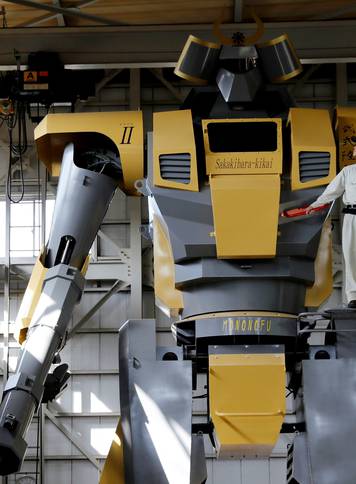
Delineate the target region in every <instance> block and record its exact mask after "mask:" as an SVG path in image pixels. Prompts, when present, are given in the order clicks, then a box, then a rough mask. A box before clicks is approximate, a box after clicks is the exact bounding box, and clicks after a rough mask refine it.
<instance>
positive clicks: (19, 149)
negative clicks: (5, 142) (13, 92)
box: [6, 101, 28, 203]
mask: <svg viewBox="0 0 356 484" xmlns="http://www.w3.org/2000/svg"><path fill="white" fill-rule="evenodd" d="M6 123H7V128H8V132H9V148H10V149H9V171H8V176H7V183H6V192H7V196H8V198H9V199H10V201H11V202H12V203H19V202H21V201H22V200H23V198H24V195H25V182H24V174H23V155H24V154H25V152H26V151H27V148H28V140H27V130H26V105H25V103H23V102H20V101H17V103H16V105H15V111H14V114H13V115H10V116H7V118H6ZM16 126H17V137H18V141H17V144H15V143H14V142H13V131H14V129H15V127H16ZM17 162H19V171H20V182H21V188H20V195H19V197H18V198H14V197H13V194H12V190H13V179H12V168H13V166H14V165H15V164H16V163H17Z"/></svg>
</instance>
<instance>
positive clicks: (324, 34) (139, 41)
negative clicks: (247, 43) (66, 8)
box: [0, 0, 356, 69]
mask: <svg viewBox="0 0 356 484" xmlns="http://www.w3.org/2000/svg"><path fill="white" fill-rule="evenodd" d="M16 1H17V0H16ZM20 1H23V0H20ZM26 1H27V0H26ZM237 29H238V30H239V31H241V32H242V33H244V34H245V35H251V34H252V33H253V32H255V30H256V26H255V24H239V25H237V24H223V25H222V26H221V30H222V32H223V33H224V34H225V35H227V36H231V35H232V34H233V33H234V32H236V30H237ZM284 32H287V33H288V35H289V37H290V38H291V40H292V41H293V43H294V45H295V48H296V50H297V53H298V55H299V57H300V58H301V59H302V60H303V63H319V64H320V63H327V62H329V63H335V62H338V60H339V59H343V62H356V54H355V53H356V21H355V20H333V21H323V22H287V23H266V24H265V36H264V37H265V39H272V38H274V37H278V36H279V35H281V34H282V33H284ZM189 34H193V35H196V36H197V37H200V38H202V39H205V40H212V41H214V40H216V39H215V38H214V36H213V32H212V26H211V25H166V26H120V27H102V26H95V27H61V28H58V27H51V28H47V27H44V28H31V29H26V28H23V29H0V66H15V65H16V61H15V58H14V49H16V50H17V51H18V52H19V53H20V54H21V61H22V62H23V63H26V62H27V55H28V54H29V53H31V52H37V51H41V50H42V51H43V50H46V51H53V52H58V54H59V55H60V57H61V60H62V62H63V63H64V64H65V65H67V66H70V67H71V68H81V69H83V68H98V69H100V68H108V69H109V68H117V69H120V68H126V67H129V68H131V67H132V68H135V67H150V68H153V67H158V68H159V67H169V66H172V65H173V63H175V62H177V59H178V58H179V55H180V52H181V50H182V48H183V46H184V44H185V42H186V39H187V37H188V35H189ZM6 68H8V67H6ZM3 69H4V67H3Z"/></svg>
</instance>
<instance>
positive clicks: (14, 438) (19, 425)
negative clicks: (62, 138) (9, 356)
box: [0, 144, 117, 475]
mask: <svg viewBox="0 0 356 484" xmlns="http://www.w3.org/2000/svg"><path fill="white" fill-rule="evenodd" d="M116 187H117V180H114V179H113V178H111V177H110V176H107V175H105V174H103V173H97V172H95V171H91V170H88V169H85V168H81V167H79V166H77V165H76V164H75V163H74V146H73V144H69V145H67V147H66V148H65V151H64V154H63V163H62V170H61V175H60V180H59V184H58V190H57V199H56V204H55V210H54V216H53V221H52V227H51V232H50V237H49V241H48V244H47V250H46V254H47V257H46V261H45V265H46V267H48V268H49V269H48V271H47V274H46V277H45V279H44V283H43V288H42V292H41V296H40V298H39V301H38V304H37V306H36V309H35V312H34V315H33V318H32V321H31V324H30V326H29V329H28V334H27V339H26V341H25V343H24V345H23V348H22V351H21V354H20V357H19V360H18V364H17V369H16V372H15V374H14V375H11V376H10V377H9V379H8V381H7V383H6V386H5V388H4V392H3V399H2V403H1V406H0V475H8V474H12V473H14V472H17V471H18V470H19V469H20V468H21V465H22V462H23V459H24V456H25V453H26V448H27V443H26V441H25V437H26V434H27V430H28V428H29V425H30V423H31V421H32V418H33V415H34V413H35V412H36V410H37V409H38V407H39V405H40V403H41V400H42V397H43V392H44V384H45V381H46V378H47V375H48V372H49V370H50V367H51V364H52V362H53V359H54V357H55V354H56V353H57V352H58V351H59V349H60V347H61V344H62V342H63V340H64V337H65V333H66V331H67V327H68V323H69V321H70V318H71V315H72V312H73V309H74V306H75V304H76V303H77V302H78V301H79V299H80V296H81V294H82V291H83V288H84V283H85V280H84V277H83V275H82V274H81V272H80V270H81V268H82V266H83V263H84V261H85V259H86V257H87V255H88V253H89V250H90V247H91V245H92V243H93V241H94V238H95V236H96V234H97V232H98V230H99V227H100V224H101V222H102V220H103V218H104V216H105V213H106V210H107V208H108V206H109V204H110V201H111V199H112V196H113V194H114V192H115V189H116Z"/></svg>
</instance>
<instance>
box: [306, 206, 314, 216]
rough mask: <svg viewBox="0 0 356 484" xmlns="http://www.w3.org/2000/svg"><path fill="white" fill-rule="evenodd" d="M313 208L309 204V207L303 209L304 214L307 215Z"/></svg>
mask: <svg viewBox="0 0 356 484" xmlns="http://www.w3.org/2000/svg"><path fill="white" fill-rule="evenodd" d="M313 210H314V207H312V206H311V205H309V207H307V208H306V209H305V214H306V215H309V214H310V213H311V212H312V211H313Z"/></svg>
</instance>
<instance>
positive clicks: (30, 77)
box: [23, 71, 37, 82]
mask: <svg viewBox="0 0 356 484" xmlns="http://www.w3.org/2000/svg"><path fill="white" fill-rule="evenodd" d="M23 80H24V82H37V71H25V72H24V73H23Z"/></svg>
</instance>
